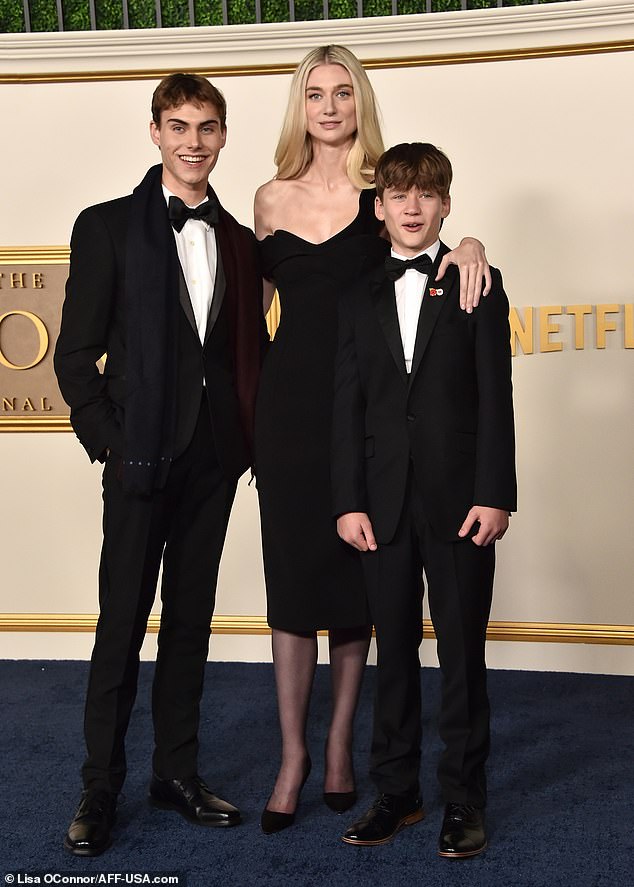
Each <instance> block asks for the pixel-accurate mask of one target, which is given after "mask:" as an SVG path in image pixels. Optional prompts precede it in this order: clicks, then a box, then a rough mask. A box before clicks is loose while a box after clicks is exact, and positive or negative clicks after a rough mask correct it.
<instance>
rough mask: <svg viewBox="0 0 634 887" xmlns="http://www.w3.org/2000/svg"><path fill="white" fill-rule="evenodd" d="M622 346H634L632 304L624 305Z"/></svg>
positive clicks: (633, 311) (633, 312) (633, 309)
mask: <svg viewBox="0 0 634 887" xmlns="http://www.w3.org/2000/svg"><path fill="white" fill-rule="evenodd" d="M623 338H624V342H623V344H624V346H625V347H626V348H634V305H625V325H624V329H623Z"/></svg>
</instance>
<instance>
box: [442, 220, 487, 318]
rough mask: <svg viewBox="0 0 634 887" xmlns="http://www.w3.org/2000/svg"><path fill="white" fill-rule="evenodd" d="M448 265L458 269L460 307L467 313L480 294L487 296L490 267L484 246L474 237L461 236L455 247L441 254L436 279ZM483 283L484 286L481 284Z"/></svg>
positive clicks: (472, 307)
mask: <svg viewBox="0 0 634 887" xmlns="http://www.w3.org/2000/svg"><path fill="white" fill-rule="evenodd" d="M449 265H457V266H458V270H459V271H460V307H461V308H462V310H463V311H466V312H467V314H471V312H472V311H473V309H474V308H477V306H478V302H479V301H480V296H488V295H489V292H490V290H491V269H490V268H489V263H488V262H487V257H486V255H485V252H484V246H483V245H482V244H481V243H480V241H479V240H476V239H475V237H463V238H462V240H461V241H460V245H459V246H457V247H456V249H452V250H451V251H450V252H448V253H446V255H444V256H443V258H442V261H441V263H440V267H439V268H438V274H437V276H436V280H437V281H438V280H440V279H441V278H442V277H443V276H444V274H445V271H446V270H447V268H448V267H449ZM483 284H484V286H483Z"/></svg>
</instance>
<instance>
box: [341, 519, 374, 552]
mask: <svg viewBox="0 0 634 887" xmlns="http://www.w3.org/2000/svg"><path fill="white" fill-rule="evenodd" d="M337 532H338V533H339V535H340V536H341V538H342V539H343V541H344V542H347V543H348V545H352V547H353V548H356V549H357V551H376V549H377V544H376V539H375V538H374V533H373V532H372V524H371V522H370V518H369V517H368V516H367V514H365V512H363V511H349V512H348V513H347V514H342V515H341V517H338V518H337Z"/></svg>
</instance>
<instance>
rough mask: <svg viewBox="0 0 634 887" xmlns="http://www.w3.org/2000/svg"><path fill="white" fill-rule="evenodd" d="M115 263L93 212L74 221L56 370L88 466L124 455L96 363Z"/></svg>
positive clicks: (103, 347) (103, 342)
mask: <svg viewBox="0 0 634 887" xmlns="http://www.w3.org/2000/svg"><path fill="white" fill-rule="evenodd" d="M116 289H117V263H116V256H115V251H114V245H113V243H112V238H111V236H110V232H109V231H108V229H107V226H106V224H105V222H104V220H103V218H102V217H101V215H100V214H99V212H98V211H97V209H96V208H95V207H89V208H88V209H86V210H84V211H83V212H82V213H81V214H80V215H79V217H78V219H77V221H76V222H75V226H74V228H73V233H72V236H71V258H70V275H69V278H68V281H67V283H66V298H65V300H64V307H63V310H62V321H61V327H60V334H59V338H58V340H57V345H56V347H55V356H54V366H55V373H56V375H57V379H58V382H59V387H60V390H61V392H62V395H63V397H64V400H65V401H66V403H67V404H68V405H69V407H70V418H71V424H72V426H73V429H74V430H75V433H76V434H77V437H78V438H79V440H80V442H81V443H82V445H83V446H84V448H85V449H86V451H87V453H88V455H89V456H90V460H91V462H94V461H95V460H96V459H99V460H103V458H104V455H105V450H106V448H110V449H112V450H114V451H115V452H116V453H119V454H122V453H123V429H122V427H121V422H120V420H119V418H118V416H117V410H116V407H115V404H114V403H113V402H112V400H111V399H110V397H109V395H108V391H107V378H106V376H105V375H103V374H101V373H100V372H99V370H98V369H97V361H98V360H99V359H100V358H101V357H103V356H104V354H105V353H106V352H107V349H108V333H109V327H110V324H111V322H112V315H113V310H114V302H115V297H116Z"/></svg>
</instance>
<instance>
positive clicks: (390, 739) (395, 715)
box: [332, 143, 516, 857]
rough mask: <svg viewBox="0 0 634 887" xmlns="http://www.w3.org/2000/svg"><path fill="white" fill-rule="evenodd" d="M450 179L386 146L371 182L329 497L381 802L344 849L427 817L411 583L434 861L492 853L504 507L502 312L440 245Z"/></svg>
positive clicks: (342, 369)
mask: <svg viewBox="0 0 634 887" xmlns="http://www.w3.org/2000/svg"><path fill="white" fill-rule="evenodd" d="M451 178H452V170H451V164H450V163H449V160H448V159H447V157H446V156H445V155H444V154H443V153H442V152H441V151H439V150H438V149H437V148H434V147H433V146H432V145H427V144H421V143H414V144H403V145H397V146H396V147H394V148H391V149H390V150H389V151H387V152H386V153H385V154H384V155H383V157H382V158H381V159H380V160H379V163H378V165H377V169H376V189H377V195H378V196H377V199H376V214H377V216H378V218H379V219H382V220H383V221H384V222H385V226H386V228H387V232H388V234H389V236H390V239H391V242H392V253H391V256H389V257H388V258H387V259H386V263H385V267H384V268H381V269H379V270H378V271H376V272H374V275H373V276H372V277H371V278H370V279H368V280H366V281H364V282H362V283H361V284H359V286H358V287H357V288H356V290H355V291H354V292H353V293H351V294H350V297H349V298H347V299H345V300H343V303H342V310H341V317H340V343H339V352H338V357H337V370H336V379H335V386H336V388H335V406H334V427H333V463H332V488H333V497H334V513H335V515H336V517H337V529H338V532H339V535H340V536H341V538H342V539H344V540H345V541H346V542H348V543H349V544H350V545H353V546H354V547H355V548H357V549H358V550H359V551H361V552H363V554H362V561H363V564H364V568H365V573H366V580H367V589H368V596H369V602H370V608H371V614H372V619H373V622H374V625H375V629H376V639H377V657H378V658H377V676H376V682H377V683H376V697H375V717H374V734H373V740H372V754H371V773H372V777H373V780H374V782H375V784H376V787H377V790H378V793H379V794H378V797H377V799H376V801H375V803H374V804H373V805H372V807H371V808H370V810H368V812H367V813H366V814H365V815H364V816H363V817H362V818H361V819H359V820H358V821H357V822H355V823H354V824H353V825H352V826H351V827H350V828H349V829H348V830H347V831H346V833H345V835H344V836H343V840H344V841H345V842H347V843H349V844H358V845H373V844H382V843H384V842H386V841H389V840H390V839H391V838H393V837H394V835H395V834H396V833H397V832H398V831H399V829H401V828H402V827H404V826H406V825H411V824H413V823H415V822H418V821H420V820H421V819H422V818H423V816H424V812H423V807H422V801H421V798H420V784H419V767H420V745H421V723H420V715H421V709H420V661H419V657H418V648H419V645H420V642H421V640H422V595H423V581H422V572H423V569H424V571H425V574H426V577H427V584H428V590H429V606H430V611H431V617H432V621H433V624H434V629H435V633H436V638H437V641H438V656H439V660H440V667H441V671H442V677H443V684H442V687H443V689H442V706H441V713H440V719H439V728H440V734H441V737H442V739H443V741H444V743H445V750H444V753H443V755H442V758H441V761H440V764H439V767H438V778H439V781H440V785H441V789H442V794H443V798H444V802H445V804H446V807H445V815H444V819H443V823H442V828H441V832H440V838H439V844H438V852H439V853H440V855H441V856H446V857H465V856H474V855H476V854H477V853H480V852H481V851H482V850H484V848H485V847H486V834H485V823H484V807H485V804H486V782H485V761H486V758H487V754H488V750H489V702H488V698H487V690H486V666H485V658H484V648H485V639H486V626H487V621H488V617H489V611H490V606H491V595H492V588H493V571H494V560H495V546H494V543H495V542H496V540H498V539H501V538H502V536H503V535H504V533H505V532H506V529H507V527H508V519H509V513H510V512H511V511H513V510H514V509H515V507H516V482H515V467H514V458H515V457H514V449H515V446H514V428H513V403H512V391H511V354H510V344H509V338H510V337H509V325H508V310H509V306H508V301H507V298H506V295H505V293H504V290H503V288H502V279H501V276H500V273H499V271H497V270H495V269H492V274H493V286H492V289H491V292H490V294H489V296H488V298H487V299H485V300H483V301H482V302H481V303H480V307H479V308H478V310H477V311H476V312H475V313H473V314H466V313H465V312H463V311H461V309H460V305H459V299H458V288H459V281H458V274H457V271H456V269H455V268H453V267H452V268H450V269H449V271H448V272H447V274H446V275H445V277H444V279H443V281H442V288H440V287H436V286H434V281H435V278H436V274H437V269H438V265H439V263H440V260H441V258H442V256H443V255H444V254H445V253H446V252H447V247H446V246H445V245H444V244H442V243H441V242H440V240H439V239H438V234H439V231H440V227H441V224H442V220H443V219H444V218H446V217H447V215H448V214H449V210H450V197H449V187H450V184H451Z"/></svg>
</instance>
